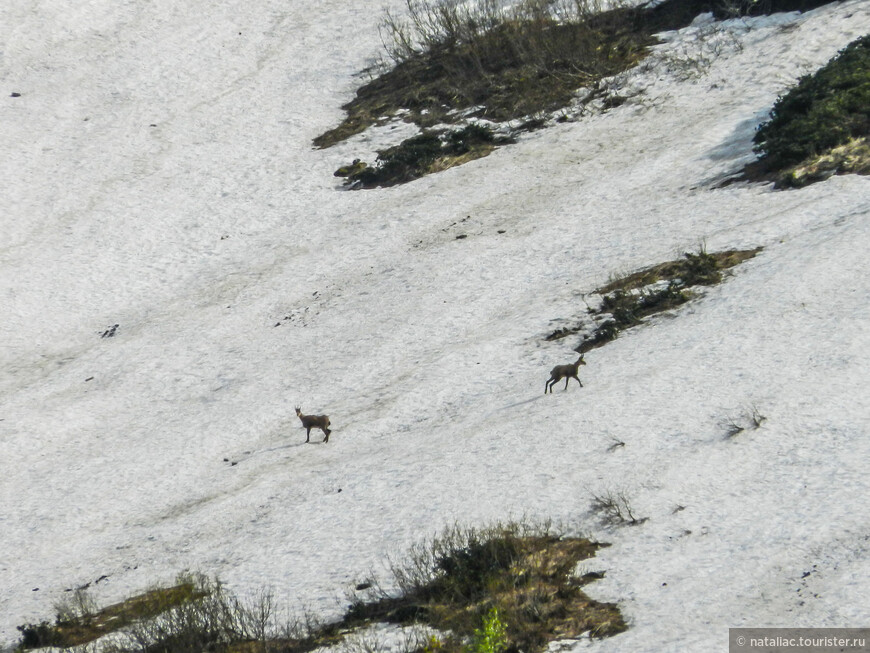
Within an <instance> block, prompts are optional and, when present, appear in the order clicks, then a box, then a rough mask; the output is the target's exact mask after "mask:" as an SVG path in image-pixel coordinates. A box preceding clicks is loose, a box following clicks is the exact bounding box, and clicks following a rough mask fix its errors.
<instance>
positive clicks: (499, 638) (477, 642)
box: [468, 607, 508, 653]
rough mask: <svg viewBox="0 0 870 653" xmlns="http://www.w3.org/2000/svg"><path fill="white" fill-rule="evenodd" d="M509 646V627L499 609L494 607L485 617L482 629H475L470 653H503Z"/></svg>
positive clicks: (469, 649)
mask: <svg viewBox="0 0 870 653" xmlns="http://www.w3.org/2000/svg"><path fill="white" fill-rule="evenodd" d="M507 646H508V639H507V627H506V626H505V625H504V623H503V622H502V620H501V617H500V616H499V611H498V608H496V607H492V608H490V610H489V612H488V613H487V614H486V615H485V616H484V617H483V624H482V625H481V627H480V628H475V630H474V636H473V637H472V638H471V646H470V647H469V648H468V653H501V652H502V651H503V650H504V649H506V648H507Z"/></svg>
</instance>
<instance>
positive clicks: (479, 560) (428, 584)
mask: <svg viewBox="0 0 870 653" xmlns="http://www.w3.org/2000/svg"><path fill="white" fill-rule="evenodd" d="M602 546H605V545H602V544H599V543H595V542H591V541H589V540H586V539H582V538H561V537H558V536H556V535H553V534H549V533H546V532H539V533H534V534H523V533H520V532H518V531H517V530H515V529H511V528H507V529H500V530H490V531H488V532H483V533H480V532H474V531H471V532H465V533H463V532H458V531H457V532H455V533H452V534H449V535H448V536H447V537H446V538H445V539H443V540H441V541H438V542H436V543H434V545H433V547H432V548H431V549H429V550H425V551H424V550H420V551H418V554H419V556H418V557H417V558H416V559H415V561H414V563H413V564H412V566H411V567H408V568H405V569H402V570H400V571H399V573H398V574H397V578H399V579H400V580H403V581H404V585H405V587H403V592H402V595H401V596H400V597H389V596H381V597H377V598H376V599H375V600H360V601H358V602H356V603H355V604H354V605H352V606H351V609H350V610H349V611H348V614H347V616H346V617H345V622H344V623H346V624H368V623H371V622H389V623H397V624H411V623H423V624H426V625H428V626H431V627H432V628H435V629H436V630H438V631H439V632H440V633H444V635H443V637H442V638H440V641H439V649H440V650H444V651H449V652H451V653H452V652H454V651H455V652H457V653H458V652H459V651H463V650H465V649H464V648H463V643H464V640H465V639H466V638H467V637H470V636H471V635H472V633H473V632H474V630H475V629H476V628H478V626H480V624H481V620H482V619H483V618H484V617H485V615H486V614H487V613H488V612H489V611H491V610H492V609H493V608H495V609H496V610H497V611H498V613H499V614H500V615H502V620H503V623H504V626H505V631H506V639H507V642H506V643H507V649H506V650H508V651H528V652H530V653H531V652H533V651H544V650H546V648H547V645H548V643H549V642H551V641H554V640H556V639H565V638H576V637H579V636H580V635H582V634H584V633H589V634H591V635H592V636H595V637H605V636H610V635H615V634H617V633H620V632H622V631H624V630H625V629H626V628H627V625H626V624H625V621H624V620H623V618H622V615H621V614H620V612H619V610H618V608H617V607H616V606H615V605H614V604H610V603H599V602H597V601H594V600H592V599H590V598H589V597H588V596H587V595H586V594H585V593H584V592H583V591H582V587H583V586H584V585H586V584H588V583H590V582H593V581H594V580H596V579H597V578H600V577H601V574H597V575H595V574H593V575H588V576H584V577H577V576H575V575H574V569H575V568H576V566H577V563H578V562H579V561H580V560H584V559H587V558H591V557H592V556H594V555H595V552H596V551H597V550H598V549H599V548H601V547H602Z"/></svg>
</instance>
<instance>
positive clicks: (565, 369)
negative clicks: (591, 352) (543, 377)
mask: <svg viewBox="0 0 870 653" xmlns="http://www.w3.org/2000/svg"><path fill="white" fill-rule="evenodd" d="M581 365H586V361H584V360H583V354H580V358H578V359H577V362H576V363H569V364H568V365H556V367H554V368H553V370H552V371H551V372H550V378H549V379H547V385H546V386H545V387H544V394H547V393H548V392H553V386H554V385H556V384H557V383H558V382H559V381H561V380H562V379H565V390H567V389H568V381H570V380H571V379H577V383H579V384H580V387H581V388H582V387H583V383H582V382H581V381H580V378H579V377H578V376H577V370H578V369H580V366H581Z"/></svg>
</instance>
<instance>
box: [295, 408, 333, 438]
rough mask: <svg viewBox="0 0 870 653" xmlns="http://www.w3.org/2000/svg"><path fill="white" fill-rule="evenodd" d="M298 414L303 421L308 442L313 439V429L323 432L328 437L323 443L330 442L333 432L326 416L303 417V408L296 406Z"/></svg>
mask: <svg viewBox="0 0 870 653" xmlns="http://www.w3.org/2000/svg"><path fill="white" fill-rule="evenodd" d="M296 414H297V415H298V416H299V419H300V420H301V421H302V428H304V429H305V441H306V442H308V441H309V440H310V439H311V429H320V430H321V431H323V435H324V436H326V437H324V438H323V441H324V442H329V434H330V433H332V431H330V430H329V418H328V417H327V416H326V415H303V414H302V407H301V406H296Z"/></svg>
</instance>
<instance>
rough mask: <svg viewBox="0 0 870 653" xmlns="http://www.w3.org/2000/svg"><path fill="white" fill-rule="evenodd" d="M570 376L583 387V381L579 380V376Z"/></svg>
mask: <svg viewBox="0 0 870 653" xmlns="http://www.w3.org/2000/svg"><path fill="white" fill-rule="evenodd" d="M571 378H572V379H577V383H579V384H580V387H581V388H582V387H583V381H581V380H580V377H579V376H572V377H571Z"/></svg>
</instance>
